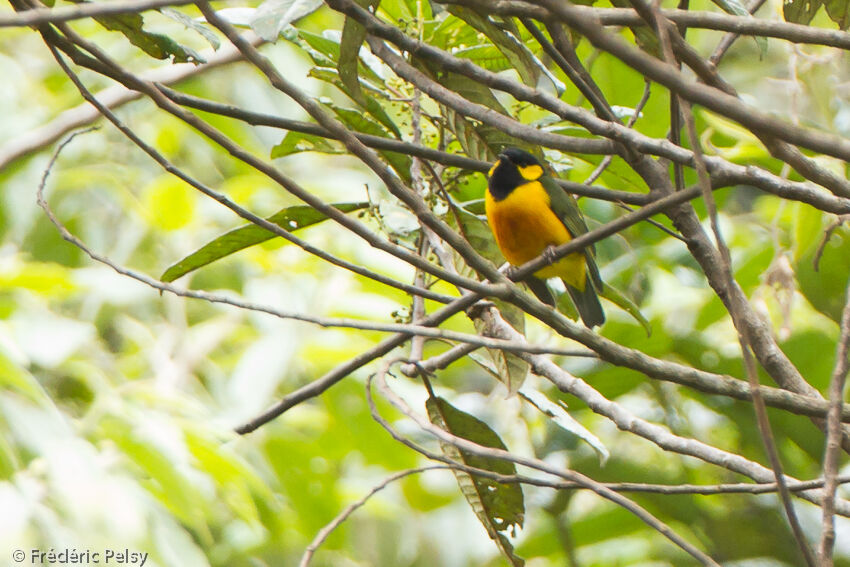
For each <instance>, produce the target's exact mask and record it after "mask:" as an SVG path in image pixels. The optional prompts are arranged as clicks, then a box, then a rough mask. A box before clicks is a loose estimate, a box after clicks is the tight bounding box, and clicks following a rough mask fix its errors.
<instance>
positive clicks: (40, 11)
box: [0, 0, 195, 28]
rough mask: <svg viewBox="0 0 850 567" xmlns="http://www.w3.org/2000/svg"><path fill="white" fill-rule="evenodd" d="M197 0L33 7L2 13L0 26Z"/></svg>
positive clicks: (133, 0)
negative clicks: (21, 10) (12, 12)
mask: <svg viewBox="0 0 850 567" xmlns="http://www.w3.org/2000/svg"><path fill="white" fill-rule="evenodd" d="M194 1H195V0H114V1H112V2H98V3H92V4H79V5H77V6H68V7H62V8H33V9H31V10H26V11H23V12H17V13H14V14H0V28H10V27H27V26H34V25H40V24H51V23H54V24H55V23H59V22H68V21H71V20H80V19H83V18H96V17H101V16H117V15H119V14H140V13H142V12H147V11H148V10H159V9H160V8H165V7H168V6H185V5H186V4H194Z"/></svg>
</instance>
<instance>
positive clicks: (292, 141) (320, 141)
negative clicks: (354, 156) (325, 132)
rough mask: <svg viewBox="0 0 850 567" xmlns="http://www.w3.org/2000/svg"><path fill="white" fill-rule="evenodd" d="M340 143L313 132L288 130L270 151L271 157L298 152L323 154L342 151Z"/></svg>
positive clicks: (280, 156)
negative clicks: (305, 132)
mask: <svg viewBox="0 0 850 567" xmlns="http://www.w3.org/2000/svg"><path fill="white" fill-rule="evenodd" d="M344 151H345V150H344V148H342V147H341V144H339V143H338V142H335V141H334V140H330V139H328V138H325V137H324V136H317V135H315V134H304V133H302V132H295V131H289V132H287V133H286V136H284V137H283V140H281V141H280V143H279V144H277V145H276V146H274V147H273V148H272V151H271V157H272V159H275V158H282V157H286V156H288V155H291V154H297V153H299V152H319V153H323V154H341V153H344Z"/></svg>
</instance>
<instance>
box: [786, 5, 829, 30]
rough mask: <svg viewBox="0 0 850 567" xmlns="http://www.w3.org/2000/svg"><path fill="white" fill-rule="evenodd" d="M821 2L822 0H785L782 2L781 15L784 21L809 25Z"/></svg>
mask: <svg viewBox="0 0 850 567" xmlns="http://www.w3.org/2000/svg"><path fill="white" fill-rule="evenodd" d="M821 4H822V0H790V1H788V0H786V1H784V2H783V4H782V16H783V17H784V18H785V21H786V22H791V23H794V24H803V25H809V23H810V22H811V21H812V19H813V18H814V17H815V14H817V13H818V10H820V7H821Z"/></svg>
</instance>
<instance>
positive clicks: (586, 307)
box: [564, 278, 605, 329]
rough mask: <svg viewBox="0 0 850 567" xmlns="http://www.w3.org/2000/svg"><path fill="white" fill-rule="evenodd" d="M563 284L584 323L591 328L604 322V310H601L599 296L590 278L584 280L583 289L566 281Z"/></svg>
mask: <svg viewBox="0 0 850 567" xmlns="http://www.w3.org/2000/svg"><path fill="white" fill-rule="evenodd" d="M564 285H565V286H566V287H567V292H568V293H569V294H570V297H571V298H572V300H573V303H574V304H575V306H576V309H578V314H579V315H580V316H581V320H582V321H584V324H585V325H587V326H588V327H590V328H591V329H592V328H593V327H595V326H597V325H601V324H602V323H604V322H605V312H603V311H602V305H601V304H600V303H599V297H597V296H596V289H595V288H594V286H593V282H592V281H590V278H588V279H587V280H586V281H585V285H584V290H580V289H578V288H577V287H573V286H571V285H570V284H568V283H567V282H564Z"/></svg>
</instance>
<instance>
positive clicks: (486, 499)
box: [425, 397, 525, 567]
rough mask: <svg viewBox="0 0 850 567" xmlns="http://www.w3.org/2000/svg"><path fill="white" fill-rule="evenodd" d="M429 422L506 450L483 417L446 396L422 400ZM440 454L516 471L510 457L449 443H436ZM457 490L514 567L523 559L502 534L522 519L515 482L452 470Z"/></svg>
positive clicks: (479, 465)
mask: <svg viewBox="0 0 850 567" xmlns="http://www.w3.org/2000/svg"><path fill="white" fill-rule="evenodd" d="M425 406H426V408H427V410H428V417H429V418H430V419H431V423H433V424H434V425H437V426H438V427H440V428H442V429H444V430H445V431H448V432H449V433H451V434H452V435H455V436H456V437H462V438H463V439H467V440H469V441H472V442H474V443H477V444H478V445H481V446H484V447H492V448H495V449H502V450H507V448H506V447H505V444H504V443H503V442H502V440H501V439H500V438H499V435H498V434H497V433H496V432H495V431H493V430H492V429H491V428H490V426H488V425H487V424H486V423H484V422H483V421H481V420H479V419H478V418H476V417H473V416H471V415H469V414H468V413H465V412H462V411H460V410H459V409H457V408H456V407H454V406H452V405H451V404H450V403H448V402H447V401H446V400H444V399H442V398H439V397H430V398H428V400H426V402H425ZM440 446H441V447H442V450H443V454H444V455H446V456H447V457H449V458H450V459H452V460H455V461H459V462H462V463H464V464H466V465H469V466H471V467H475V468H479V469H483V470H488V471H492V472H495V473H498V474H502V475H514V474H516V465H514V463H512V462H510V461H504V460H501V459H494V458H490V457H481V456H477V455H473V454H470V453H468V452H465V451H462V450H460V449H458V448H457V447H455V446H454V445H452V444H450V443H442V442H441V443H440ZM453 472H454V473H455V478H457V482H458V485H459V486H460V490H461V492H462V493H463V495H464V497H465V498H466V500H467V502H469V505H470V506H471V507H472V510H473V511H474V512H475V515H476V516H477V517H478V520H479V521H480V522H481V524H482V525H483V526H484V529H486V530H487V535H489V536H490V538H492V539H493V541H494V542H495V543H496V545H497V546H498V548H499V551H501V552H502V554H503V555H504V556H505V558H506V559H507V560H508V561H509V562H510V563H511V565H514V566H515V567H521V566H522V565H524V564H525V562H524V561H523V560H522V559H521V558H519V557H517V556H516V554H515V553H514V549H513V546H512V545H511V543H510V541H508V538H507V537H506V536H505V534H504V533H502V532H505V531H508V530H510V531H511V532H512V533H513V532H515V531H516V529H517V528H520V527H522V524H523V521H524V519H525V503H524V499H523V495H522V488H521V487H520V485H519V484H501V483H499V482H496V481H494V480H491V479H489V478H483V477H481V476H478V475H470V474H468V473H466V472H463V471H458V470H454V471H453Z"/></svg>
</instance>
